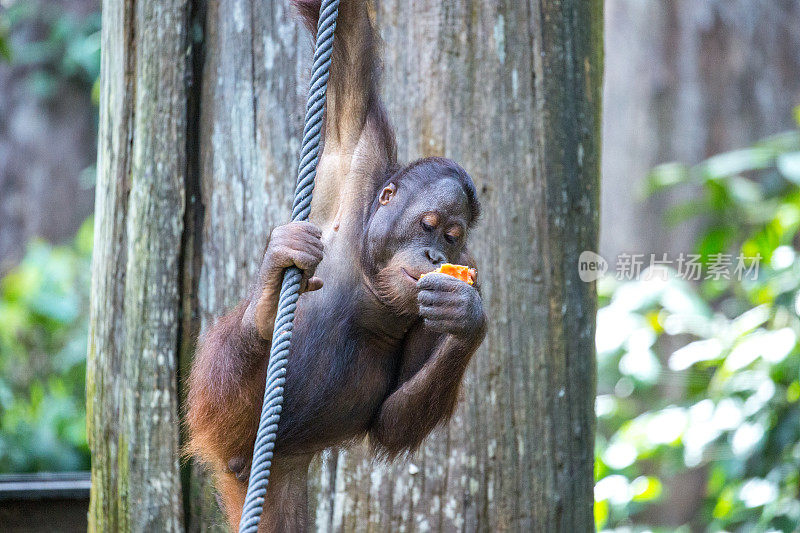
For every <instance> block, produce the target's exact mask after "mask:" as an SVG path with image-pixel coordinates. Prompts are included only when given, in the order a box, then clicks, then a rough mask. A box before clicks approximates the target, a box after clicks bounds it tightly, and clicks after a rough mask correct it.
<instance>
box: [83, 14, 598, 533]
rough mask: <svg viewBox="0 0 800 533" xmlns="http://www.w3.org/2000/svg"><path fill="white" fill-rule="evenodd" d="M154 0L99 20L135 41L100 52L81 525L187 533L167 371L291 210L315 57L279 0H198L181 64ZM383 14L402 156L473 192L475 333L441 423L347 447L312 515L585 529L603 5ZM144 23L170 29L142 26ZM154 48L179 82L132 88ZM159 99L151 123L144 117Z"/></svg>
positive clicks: (349, 522)
mask: <svg viewBox="0 0 800 533" xmlns="http://www.w3.org/2000/svg"><path fill="white" fill-rule="evenodd" d="M150 1H151V0H147V1H144V2H142V1H141V0H140V2H137V4H136V5H137V12H136V13H132V12H128V11H126V10H127V9H128V8H127V7H126V8H125V9H121V10H120V9H118V10H116V11H111V10H109V9H106V11H105V13H104V16H105V17H106V19H111V22H112V23H115V24H116V25H115V26H112V25H110V24H108V23H107V24H106V25H105V26H104V35H105V36H106V38H107V39H109V40H113V38H112V36H114V35H123V34H124V35H127V37H126V39H125V41H124V42H123V40H122V39H117V41H116V42H111V43H110V46H108V47H106V49H105V52H106V56H105V58H104V67H106V68H105V69H104V74H105V76H104V91H103V92H104V99H103V103H102V109H103V110H104V111H103V120H102V123H101V128H102V130H101V145H100V147H101V153H103V152H105V153H107V154H109V155H108V156H106V160H105V161H103V162H102V163H103V164H101V165H100V169H99V170H100V174H101V179H100V184H99V189H98V218H97V226H98V234H97V239H98V243H97V250H98V251H97V256H96V261H95V282H94V287H93V294H94V302H95V304H94V306H93V315H92V317H93V318H92V325H93V328H92V331H93V333H92V344H91V345H92V350H91V351H92V353H91V362H90V368H91V372H90V376H91V377H92V379H91V380H90V388H89V394H90V402H91V403H92V406H93V411H92V412H91V413H90V424H91V426H92V430H91V432H92V436H93V439H92V447H93V453H94V458H95V459H94V463H93V467H94V469H95V470H94V478H93V479H94V480H95V485H96V486H95V488H94V489H93V490H94V492H93V503H92V516H93V523H94V524H95V526H96V527H97V528H99V526H101V525H102V526H104V527H108V528H110V529H114V528H115V527H116V526H117V525H119V526H120V527H122V528H123V529H131V528H133V529H136V528H139V527H140V526H139V524H140V523H143V521H137V522H134V523H131V522H130V521H124V520H122V519H120V518H118V517H120V516H123V517H126V520H128V519H129V518H130V517H133V516H137V513H138V516H146V517H152V518H150V524H153V525H155V524H158V526H156V530H160V529H170V528H171V527H174V528H180V527H181V518H182V509H178V507H180V501H181V500H180V497H181V496H180V495H181V492H180V487H179V486H178V477H177V473H176V472H177V467H176V464H175V461H176V457H177V449H176V446H177V444H176V442H177V439H178V436H177V422H176V417H175V414H176V412H177V411H176V410H175V401H176V394H175V388H174V387H175V364H176V362H177V360H178V359H179V360H180V365H178V367H179V368H180V369H181V374H183V372H184V371H185V369H186V367H187V365H188V364H189V362H190V358H191V354H192V349H193V339H194V337H195V336H196V334H197V331H198V330H200V329H202V328H204V327H206V326H207V325H209V324H210V323H211V321H212V320H213V319H214V318H215V317H217V316H219V315H220V314H221V313H222V312H223V311H224V310H226V309H228V308H229V307H230V306H231V305H233V304H234V303H235V302H236V301H237V300H238V299H239V298H241V297H242V296H243V295H244V294H245V292H246V289H247V285H248V284H249V283H250V281H251V280H252V278H253V276H254V275H255V273H256V269H257V267H258V263H259V260H260V257H261V254H262V252H263V247H264V245H265V243H266V238H267V236H268V235H269V232H270V231H271V229H272V228H273V227H274V226H276V225H278V224H281V223H285V222H286V221H288V218H289V207H290V204H291V193H292V190H293V184H294V178H295V173H296V168H297V155H298V149H299V144H300V135H301V131H302V118H303V111H304V105H305V97H306V91H307V80H308V69H309V60H310V52H311V46H310V41H309V39H308V38H307V37H306V36H305V32H304V30H302V29H301V27H300V25H299V23H298V22H297V21H296V20H294V16H293V13H292V12H291V10H290V9H289V8H288V7H287V4H288V2H283V1H278V2H255V3H253V2H250V1H245V0H208V2H207V5H203V6H202V9H196V10H195V14H196V15H197V16H198V19H204V21H203V22H202V26H204V28H205V31H204V43H203V44H204V47H203V50H202V51H200V50H198V49H196V48H195V49H194V52H193V53H192V54H191V60H187V56H186V55H185V53H186V50H187V44H186V42H185V41H186V40H187V38H186V36H187V35H189V33H188V30H187V28H186V25H185V24H186V23H187V19H186V17H185V16H183V17H181V16H178V13H182V14H185V10H186V6H185V5H176V4H173V3H167V4H165V5H164V7H163V8H162V9H161V10H159V12H160V13H162V14H163V13H164V12H165V10H170V9H173V8H174V17H173V19H172V20H171V21H170V24H165V23H164V20H163V19H162V18H159V17H160V16H159V17H155V16H149V15H148V16H146V17H145V16H144V15H146V14H147V11H148V9H150V7H152V6H151V4H150ZM173 1H175V0H173ZM125 5H126V6H127V5H128V4H127V3H126V4H125ZM375 14H376V19H377V23H378V26H379V28H380V30H381V32H382V34H383V37H384V39H385V41H386V46H385V64H386V69H385V70H386V72H385V75H384V93H385V95H386V97H387V104H388V107H389V111H390V115H391V116H392V118H393V119H394V121H395V124H396V126H397V130H398V141H399V145H400V154H401V157H403V158H404V159H406V160H409V159H412V158H416V157H419V156H424V155H433V154H442V155H446V156H449V157H453V158H454V159H456V160H458V161H459V162H461V163H462V164H463V165H464V166H465V168H467V170H468V171H469V172H470V173H471V174H472V176H473V178H474V179H475V182H476V185H477V187H478V191H479V194H480V199H481V201H482V202H483V205H484V217H483V219H482V221H481V222H480V225H479V228H478V229H477V231H476V232H475V233H474V236H473V239H472V243H473V244H472V246H473V249H474V251H475V255H476V256H477V257H478V262H479V267H480V278H481V280H482V286H483V297H484V301H485V305H486V310H487V314H488V316H489V319H490V329H489V334H488V338H487V341H486V343H485V345H484V347H483V348H482V349H481V351H480V352H479V353H478V354H477V355H476V357H475V360H474V362H473V364H472V365H471V368H470V370H469V373H468V377H467V383H466V386H465V389H464V400H463V402H462V404H461V407H460V409H459V410H458V412H457V414H456V416H455V418H454V420H453V422H452V423H451V424H450V426H449V427H448V428H443V429H442V430H440V431H437V432H436V434H435V435H434V436H433V437H431V438H430V439H429V440H428V441H427V442H426V444H425V445H424V447H423V450H422V451H421V452H420V453H418V454H416V455H415V456H414V457H412V458H411V459H410V460H409V461H400V462H397V463H396V464H393V465H388V466H386V465H380V464H376V463H375V462H374V461H372V460H371V459H370V458H369V457H367V456H366V454H365V451H364V449H363V448H360V447H356V448H354V449H353V450H351V451H348V452H340V453H335V454H334V453H328V454H327V455H326V456H325V457H324V458H323V460H320V461H318V462H317V464H316V467H315V468H316V470H315V472H314V473H313V474H312V476H311V485H312V486H311V495H312V513H313V515H314V516H313V518H314V520H315V521H316V527H317V529H319V530H347V531H351V530H359V531H361V530H376V531H385V530H389V531H394V530H398V531H402V530H416V529H426V528H427V529H434V530H443V531H450V530H454V529H463V530H466V531H476V530H478V531H489V530H495V529H499V530H519V531H589V530H592V529H593V516H592V501H593V490H592V487H593V453H592V452H593V445H594V408H593V406H594V383H595V363H594V340H593V339H594V316H595V291H594V285H593V284H584V283H582V282H581V281H580V280H579V278H578V271H577V260H578V255H579V254H580V252H581V251H582V250H585V249H595V247H596V245H597V222H598V220H597V204H598V176H599V124H600V123H599V119H600V116H599V110H600V93H599V90H600V78H601V72H602V37H601V32H602V3H601V2H599V1H596V2H583V1H581V0H562V1H561V2H557V3H556V2H544V3H514V2H498V1H487V2H467V1H466V0H458V1H454V2H442V3H440V2H429V1H425V2H423V1H420V0H414V1H411V2H408V1H406V2H401V1H399V0H380V1H377V2H376V3H375ZM132 18H136V23H135V24H126V22H130V21H129V19H132ZM148 25H163V30H164V31H163V32H160V33H158V35H157V37H155V36H152V37H150V38H149V39H147V40H144V39H141V40H140V38H141V37H142V36H143V35H144V30H145V29H147V28H148ZM123 28H133V30H132V31H130V32H128V33H125V32H123ZM137 28H138V30H137ZM151 29H152V28H151ZM179 42H181V43H183V47H182V48H179V49H180V52H181V53H180V54H178V53H177V51H178V48H173V47H172V44H175V43H179ZM155 48H159V49H160V52H161V53H159V54H156V53H154V50H155ZM132 51H135V54H136V59H135V60H134V58H131V57H128V56H129V55H130V54H131V52H132ZM148 52H153V57H149V56H148ZM143 55H144V57H142V56H143ZM111 57H113V61H111ZM147 60H150V61H152V60H159V61H160V63H159V68H161V69H162V74H161V77H162V78H163V77H164V76H165V74H164V72H163V69H171V71H170V72H171V73H173V74H175V76H174V79H176V80H179V79H185V80H188V81H187V82H186V85H184V86H181V87H177V86H175V87H172V89H174V90H175V92H171V91H172V89H170V87H171V86H169V85H167V89H162V90H160V91H154V92H151V93H150V95H149V96H150V99H149V100H147V101H142V102H140V101H139V100H142V99H143V98H141V96H143V95H142V94H141V92H140V91H135V90H134V88H136V87H138V86H140V85H142V84H143V83H147V82H146V81H144V80H142V79H141V76H142V75H143V74H144V75H148V74H150V71H149V70H144V71H143V72H142V71H140V72H138V73H137V67H138V68H139V69H141V67H139V65H142V66H143V65H144V64H146V62H147ZM109 62H110V64H109ZM112 67H113V68H114V69H117V70H114V71H113V72H111V69H112ZM333 68H336V65H335V64H334V65H333ZM178 71H180V72H181V75H180V76H178V75H177V73H178ZM192 72H194V74H195V78H194V79H198V81H201V83H200V84H199V85H196V86H190V85H188V83H189V81H191V80H192V79H193V76H192V75H191V74H192ZM198 75H199V76H198ZM167 78H168V79H170V80H171V79H173V76H172V75H170V76H168V77H167ZM181 91H183V93H182V94H181V95H180V97H182V98H184V104H183V106H181V104H180V102H179V100H180V97H179V95H178V93H179V92H181ZM137 95H138V96H139V98H136V96H137ZM171 97H175V98H176V101H175V104H174V105H172V106H168V107H166V108H164V109H163V110H162V113H161V114H160V115H159V116H158V118H156V117H153V116H152V115H149V114H148V113H147V110H148V109H150V108H152V107H156V106H158V102H159V101H162V100H163V99H167V98H171ZM182 110H183V111H186V110H188V111H187V112H186V113H182ZM112 117H113V119H114V120H116V122H111V118H112ZM148 120H151V121H152V123H150V122H147V121H148ZM134 126H135V127H134ZM175 128H178V129H179V130H180V128H184V129H183V130H182V131H183V132H184V133H185V135H184V136H181V135H176V136H171V135H170V134H171V133H175V132H174V129H175ZM125 140H128V141H129V142H124V141H125ZM137 147H141V148H142V150H140V149H137ZM156 147H157V148H158V153H155V152H154V151H153V150H155V148H156ZM150 148H153V150H150V151H148V150H149V149H150ZM187 150H188V151H187ZM142 152H147V153H148V154H149V159H145V158H144V157H142V156H143V155H144V154H143V153H142ZM137 157H138V159H137ZM102 159H103V157H102V156H101V160H102ZM137 161H138V164H131V162H133V163H136V162H137ZM156 161H161V162H162V165H158V164H157V162H156ZM136 184H138V186H139V189H138V190H140V191H141V190H144V189H145V187H149V191H150V195H149V196H144V195H142V196H138V195H134V194H133V190H136ZM128 187H130V188H131V191H132V192H131V195H130V196H127V195H126V194H125V191H126V190H127V189H128ZM184 191H185V192H184ZM184 194H185V196H186V212H185V213H184V210H183V195H184ZM134 201H136V202H145V201H147V202H149V203H147V204H146V205H145V206H142V207H138V208H136V209H135V205H134ZM155 205H157V206H159V209H153V210H152V211H148V217H146V218H144V219H142V218H139V217H138V216H137V217H135V218H134V217H133V214H136V213H140V212H142V208H143V207H150V206H155ZM184 220H185V228H184V225H183V224H182V222H183V221H184ZM156 228H158V231H156ZM148 231H149V233H148ZM118 251H121V252H123V253H127V256H125V255H123V256H122V260H118V259H116V257H117V252H118ZM126 257H127V259H126ZM156 273H157V274H158V277H154V274H156ZM143 289H148V290H147V292H142V290H143ZM175 291H179V294H180V297H178V296H176V292H175ZM178 309H180V310H181V311H182V318H181V319H180V324H179V323H178V322H179V317H178ZM156 310H158V311H159V314H158V315H156V314H155V313H154V311H156ZM156 318H157V319H158V320H157V321H155V319H156ZM154 332H155V333H156V334H155V335H154V334H153V333H154ZM145 334H147V335H145ZM153 354H160V355H162V356H163V357H162V358H160V359H159V358H157V357H156V359H157V360H158V361H162V362H163V364H160V365H159V364H153V361H152V360H153V358H154V356H153ZM170 365H172V367H170ZM162 372H164V374H162ZM169 372H171V374H169V375H167V374H168V373H169ZM142 375H146V376H148V377H149V378H150V379H151V380H154V381H153V382H152V383H147V384H144V385H143V384H142V383H141V379H142V378H140V377H139V376H142ZM162 377H163V378H164V379H161V378H162ZM156 378H158V379H156ZM170 378H171V379H170ZM137 380H140V381H139V382H137ZM156 400H157V401H156ZM133 414H136V415H137V416H136V417H133ZM129 419H133V421H136V420H145V421H147V422H148V424H143V423H142V424H138V425H136V424H132V423H129V422H128V420H129ZM167 422H169V427H166V424H167ZM145 426H146V427H145ZM155 437H158V438H159V439H160V441H159V447H158V448H156V447H154V445H153V439H154V438H155ZM123 445H124V446H123ZM146 453H149V454H150V455H149V458H148V459H147V460H145V457H147V455H146ZM170 461H172V462H170ZM156 470H157V471H158V474H159V475H156V473H155V472H156ZM164 472H168V473H169V474H168V475H167V474H164ZM156 479H157V480H158V482H157V483H156V482H155V481H154V480H156ZM183 481H184V483H183V496H184V507H185V509H186V510H187V512H188V518H187V520H186V521H185V522H184V523H185V524H186V527H187V529H189V530H192V531H201V530H210V529H219V530H221V529H222V519H221V518H220V517H219V515H218V512H217V511H216V504H215V503H214V498H213V496H212V494H213V491H212V489H211V485H210V481H209V480H208V479H207V478H206V476H205V475H204V474H203V473H202V471H201V470H200V469H199V468H197V467H195V466H190V467H189V468H188V469H187V471H186V472H184V477H183ZM156 486H157V488H159V489H160V490H161V491H164V492H159V493H158V494H159V495H161V494H167V493H169V495H170V496H171V499H156V498H155V496H153V492H152V491H153V487H156ZM114 495H119V497H117V498H115V496H114ZM136 498H142V499H146V500H147V501H146V505H141V503H142V502H141V501H139V500H136ZM134 501H136V503H137V505H139V507H136V508H135V509H134V507H133V502H134ZM162 519H163V520H164V521H163V522H158V521H157V520H162ZM162 524H163V525H162Z"/></svg>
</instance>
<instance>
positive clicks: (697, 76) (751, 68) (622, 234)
mask: <svg viewBox="0 0 800 533" xmlns="http://www.w3.org/2000/svg"><path fill="white" fill-rule="evenodd" d="M99 8H100V6H99V3H98V2H95V1H90V0H60V1H56V0H0V474H24V473H34V472H50V473H52V472H76V471H85V470H88V467H89V455H88V448H87V445H86V432H85V400H84V369H85V356H86V322H87V314H88V292H89V262H90V256H91V246H92V222H91V215H92V204H93V196H94V192H93V183H94V175H95V169H94V162H95V150H96V124H97V107H96V102H97V94H96V92H97V77H98V74H99V53H100V51H99V42H100V34H99V28H100V14H99ZM605 39H606V56H605V61H606V73H605V90H604V91H605V92H604V124H603V141H602V142H603V178H602V188H603V190H602V213H601V248H600V250H599V253H600V254H601V255H602V256H603V257H604V258H605V259H606V260H607V261H608V263H609V265H610V268H609V271H608V273H607V274H606V276H605V277H604V278H603V279H601V280H600V283H599V292H600V295H601V310H600V312H599V314H598V328H597V331H598V334H597V349H598V365H599V368H598V380H599V383H598V398H597V416H598V420H597V444H596V446H597V448H596V456H597V461H596V479H597V485H596V489H595V497H596V509H595V514H596V521H597V526H598V529H600V530H615V531H620V532H622V531H722V530H724V531H794V530H797V529H798V528H800V344H799V343H798V338H799V337H800V258H798V256H797V254H798V245H800V239H799V238H798V232H800V131H799V130H798V124H800V107H799V106H800V2H797V1H796V0H703V1H692V0H674V1H668V0H660V1H657V0H606V35H605ZM665 254H666V256H665ZM739 255H743V256H747V257H749V258H756V257H757V258H759V259H758V261H752V260H750V261H748V263H747V265H746V266H747V267H748V269H749V272H750V274H751V275H749V276H744V277H742V276H735V275H728V276H710V277H709V279H705V278H706V277H707V276H706V275H705V272H707V271H708V267H709V266H710V265H711V263H716V262H719V260H720V259H721V258H728V259H729V260H730V261H732V265H731V268H730V271H731V274H733V267H735V266H736V258H737V257H738V256H739ZM690 256H691V257H693V258H696V261H697V262H699V263H700V264H702V265H704V266H705V268H704V270H703V272H704V274H703V275H702V276H700V277H699V279H687V276H679V275H678V274H680V273H681V272H677V271H676V269H680V266H681V265H680V263H679V261H678V259H679V258H680V257H690ZM631 257H639V258H640V259H641V261H642V275H640V276H624V275H621V270H620V267H621V265H622V264H624V260H625V258H627V259H630V258H631ZM665 257H666V258H667V259H668V261H661V263H662V264H660V265H659V266H658V267H657V268H658V269H660V270H659V272H658V273H657V274H656V275H654V273H653V271H652V270H651V271H650V274H649V275H648V270H647V268H648V266H650V264H651V263H652V262H653V260H654V259H658V260H661V259H664V258H665ZM754 263H755V265H754ZM753 267H755V269H754V268H753ZM662 271H663V272H662ZM662 274H663V275H662ZM0 497H2V494H0Z"/></svg>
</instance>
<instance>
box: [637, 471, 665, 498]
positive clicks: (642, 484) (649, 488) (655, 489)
mask: <svg viewBox="0 0 800 533" xmlns="http://www.w3.org/2000/svg"><path fill="white" fill-rule="evenodd" d="M631 490H632V491H633V501H635V502H649V501H653V500H657V499H659V498H660V497H661V493H662V492H663V487H662V485H661V481H660V480H659V479H658V478H656V477H653V476H640V477H637V478H636V479H634V480H633V481H632V482H631Z"/></svg>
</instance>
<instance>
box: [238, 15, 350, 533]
mask: <svg viewBox="0 0 800 533" xmlns="http://www.w3.org/2000/svg"><path fill="white" fill-rule="evenodd" d="M338 14H339V0H323V1H322V6H321V7H320V15H319V24H318V26H317V43H316V47H315V49H314V65H313V67H312V71H311V86H310V88H309V94H308V105H307V106H306V120H305V125H304V127H303V145H302V149H301V150H300V168H299V171H298V176H297V186H296V187H295V191H294V204H293V205H292V221H296V220H306V219H307V218H308V214H309V213H310V212H311V193H312V192H313V190H314V179H315V178H316V176H317V162H318V161H319V141H320V136H321V134H322V117H323V114H324V112H325V91H326V89H327V87H328V77H329V73H330V66H331V55H332V54H333V32H334V30H335V29H336V17H337V15H338ZM301 278H302V273H301V272H300V269H298V268H297V267H290V268H287V269H286V272H285V273H284V275H283V284H282V285H281V293H280V297H279V298H278V311H277V316H276V318H275V329H274V330H273V332H272V348H271V349H270V354H269V365H268V366H267V383H266V389H265V390H264V403H263V404H262V407H261V420H260V421H259V424H258V433H257V434H256V442H255V447H254V448H253V464H252V467H251V468H250V481H249V482H248V484H247V496H246V497H245V500H244V508H243V509H242V518H241V520H240V521H239V532H240V533H256V532H257V531H258V523H259V521H260V520H261V512H262V510H263V508H264V495H265V494H266V493H267V484H268V483H269V472H270V468H271V467H272V451H273V449H274V448H275V439H276V437H277V431H278V421H279V420H280V417H281V404H283V386H284V384H285V383H286V363H287V357H288V355H289V346H290V344H291V341H292V327H293V322H294V312H295V309H296V308H297V299H298V297H299V296H300V280H301Z"/></svg>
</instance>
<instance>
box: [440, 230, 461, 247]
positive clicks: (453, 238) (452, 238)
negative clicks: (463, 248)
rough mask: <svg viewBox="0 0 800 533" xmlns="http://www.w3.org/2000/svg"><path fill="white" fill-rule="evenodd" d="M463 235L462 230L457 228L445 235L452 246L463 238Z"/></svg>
mask: <svg viewBox="0 0 800 533" xmlns="http://www.w3.org/2000/svg"><path fill="white" fill-rule="evenodd" d="M462 234H463V232H462V231H461V228H459V227H458V226H456V227H453V228H450V229H449V230H447V233H445V234H444V238H445V240H446V241H447V242H449V243H451V244H452V243H455V242H457V241H458V240H459V239H460V238H461V235H462Z"/></svg>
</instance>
